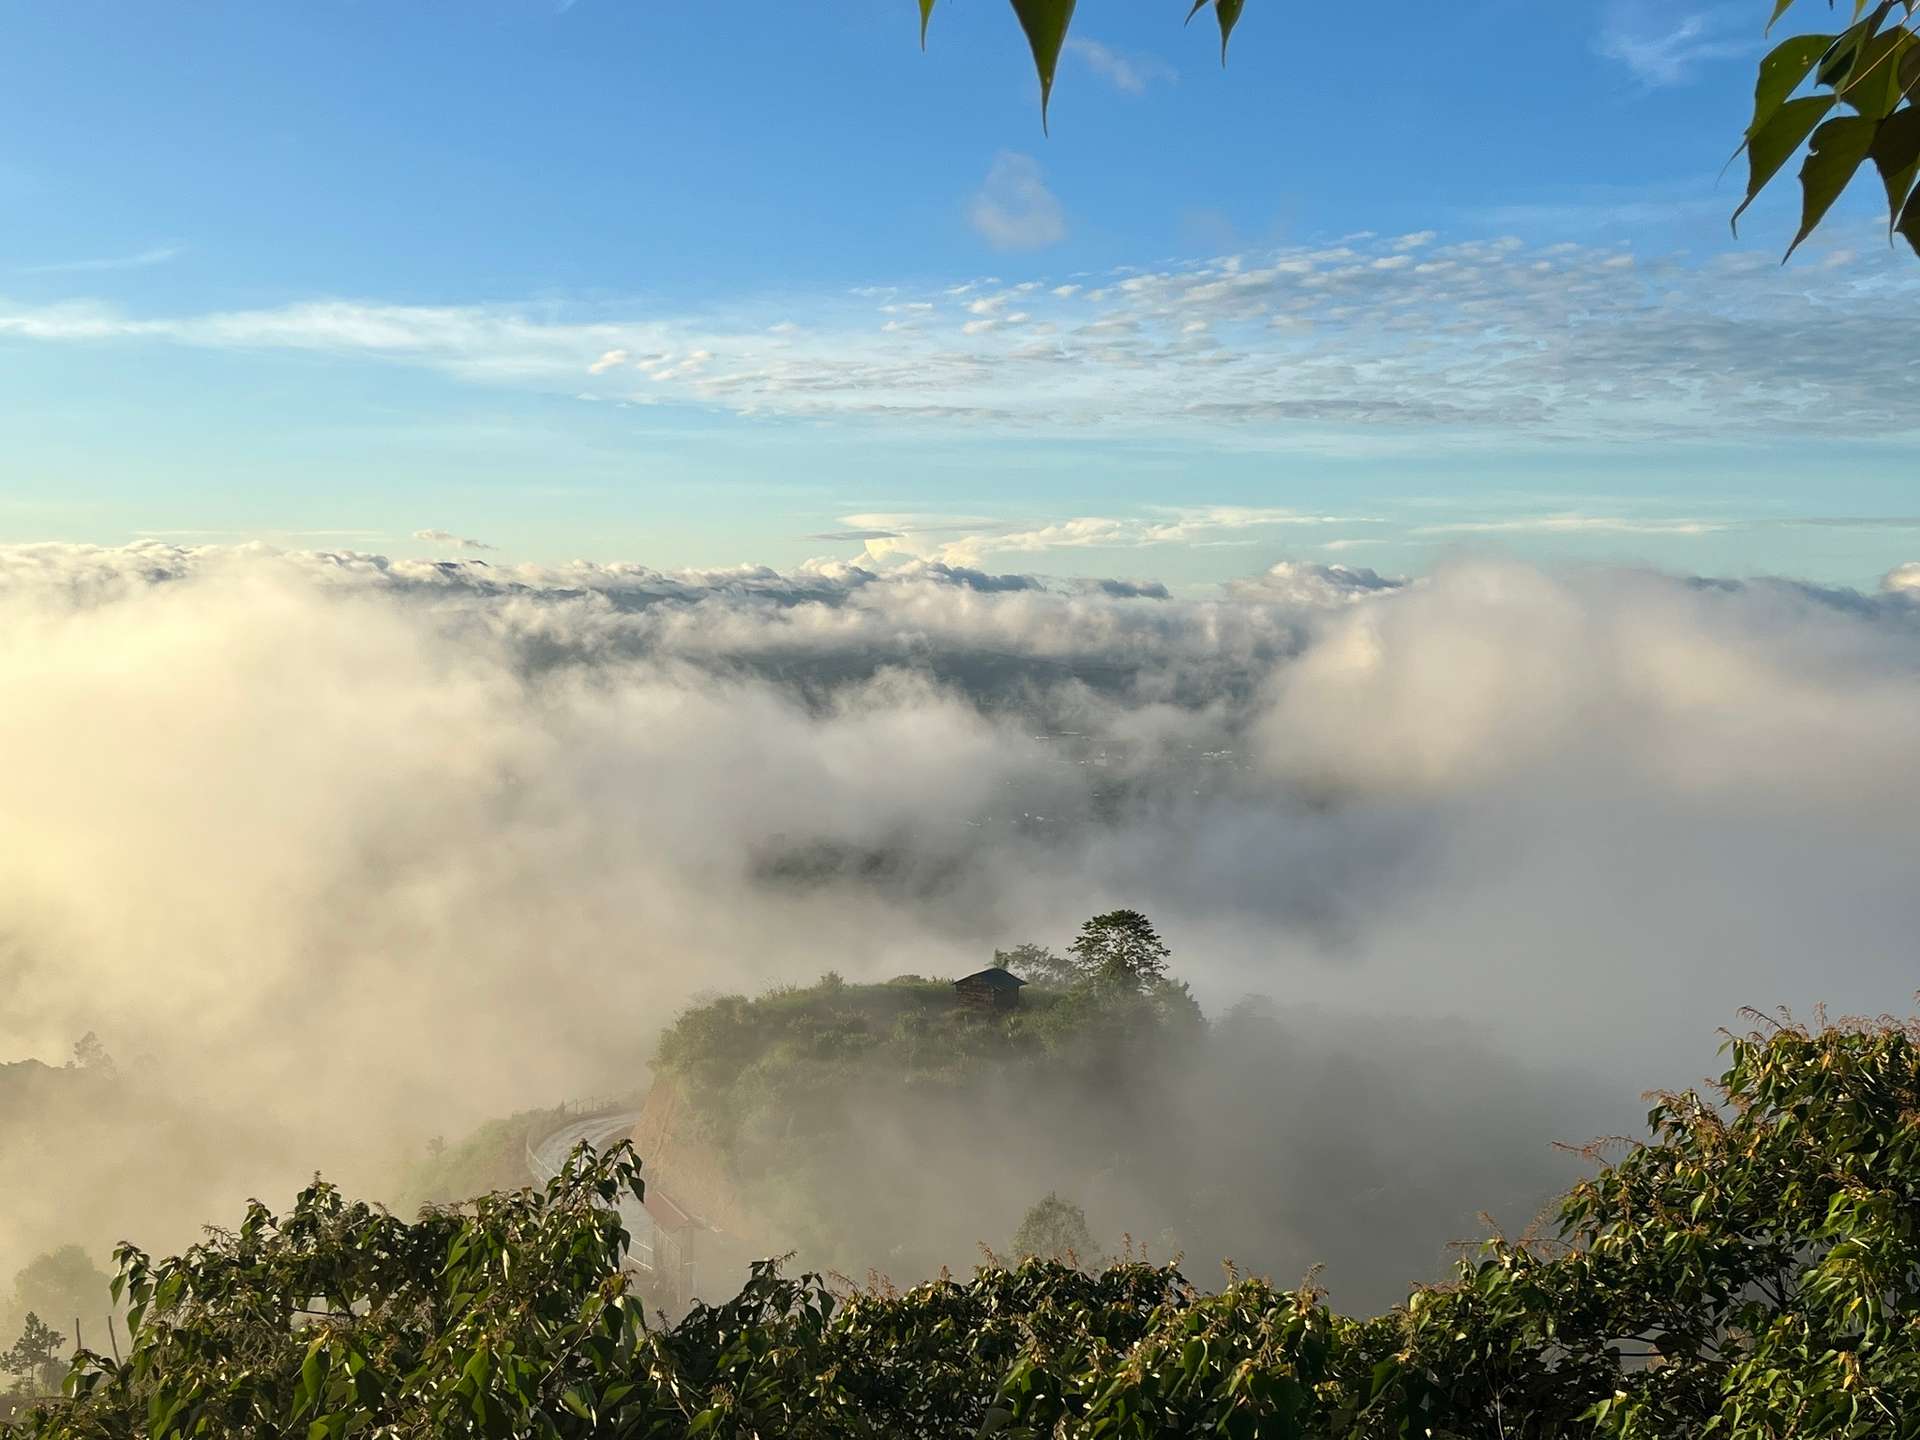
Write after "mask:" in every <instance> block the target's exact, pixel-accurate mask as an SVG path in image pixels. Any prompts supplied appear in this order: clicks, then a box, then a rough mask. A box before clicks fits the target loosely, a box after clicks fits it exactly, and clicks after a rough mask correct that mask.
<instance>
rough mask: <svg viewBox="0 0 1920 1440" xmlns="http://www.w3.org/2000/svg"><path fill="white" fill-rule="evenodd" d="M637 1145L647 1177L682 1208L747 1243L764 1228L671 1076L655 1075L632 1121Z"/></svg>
mask: <svg viewBox="0 0 1920 1440" xmlns="http://www.w3.org/2000/svg"><path fill="white" fill-rule="evenodd" d="M633 1148H634V1149H635V1150H636V1151H637V1152H638V1153H639V1155H640V1159H641V1162H642V1173H643V1175H644V1176H645V1178H646V1180H647V1182H648V1183H649V1184H651V1185H657V1186H659V1187H660V1189H661V1190H663V1191H665V1192H666V1193H667V1194H669V1195H671V1196H672V1197H673V1199H674V1202H675V1203H676V1204H677V1205H679V1206H680V1207H681V1208H682V1209H685V1210H687V1211H690V1212H692V1213H693V1214H695V1215H698V1216H699V1217H700V1218H701V1219H702V1220H704V1221H706V1223H707V1224H708V1225H711V1226H713V1227H714V1228H715V1229H717V1230H719V1231H721V1232H723V1233H725V1234H727V1235H730V1236H732V1237H734V1238H735V1239H736V1240H737V1241H739V1242H741V1243H743V1244H747V1245H751V1244H752V1243H753V1242H754V1240H755V1239H756V1238H757V1237H759V1236H761V1235H762V1234H763V1233H764V1226H762V1225H761V1224H760V1223H759V1222H758V1221H757V1220H756V1218H755V1217H754V1215H753V1214H752V1212H751V1211H749V1210H748V1209H747V1208H746V1206H745V1205H744V1204H743V1203H742V1202H741V1199H740V1196H739V1193H738V1192H737V1191H736V1190H735V1188H734V1184H733V1179H732V1177H731V1175H730V1174H729V1173H728V1169H727V1163H726V1160H725V1159H724V1157H722V1156H721V1154H720V1153H719V1151H718V1150H716V1149H715V1148H714V1147H713V1146H712V1145H711V1144H709V1143H708V1142H707V1141H706V1139H705V1138H704V1137H703V1136H702V1135H701V1133H700V1122H699V1119H698V1117H697V1116H696V1115H695V1113H694V1111H693V1107H692V1106H691V1105H690V1104H689V1103H688V1101H687V1097H686V1096H685V1094H684V1093H682V1091H681V1089H680V1087H679V1086H678V1085H677V1084H675V1083H674V1081H673V1078H672V1077H671V1076H668V1075H659V1076H656V1077H655V1079H654V1082H653V1088H652V1089H650V1090H649V1091H648V1092H647V1100H646V1104H645V1105H643V1106H642V1107H641V1110H640V1119H639V1122H638V1123H637V1124H635V1126H634V1127H633Z"/></svg>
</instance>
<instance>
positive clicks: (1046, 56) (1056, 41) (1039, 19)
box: [1013, 0, 1074, 129]
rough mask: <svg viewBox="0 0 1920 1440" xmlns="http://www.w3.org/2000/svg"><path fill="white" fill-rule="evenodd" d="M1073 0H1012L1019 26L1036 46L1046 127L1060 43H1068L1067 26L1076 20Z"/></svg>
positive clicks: (1035, 52) (1034, 49) (1041, 109)
mask: <svg viewBox="0 0 1920 1440" xmlns="http://www.w3.org/2000/svg"><path fill="white" fill-rule="evenodd" d="M1073 6H1074V0H1013V13H1014V14H1015V15H1017V16H1019V17H1020V28H1021V29H1022V30H1024V31H1026V32H1027V44H1028V46H1029V47H1031V48H1032V50H1033V68H1034V69H1035V70H1037V71H1038V72H1039V74H1040V126H1041V128H1042V129H1045V128H1046V124H1047V105H1048V103H1049V102H1050V101H1051V100H1052V99H1053V72H1054V71H1055V69H1057V68H1058V66H1059V64H1060V47H1061V46H1062V45H1064V44H1066V40H1067V27H1068V26H1069V25H1071V24H1072V23H1073Z"/></svg>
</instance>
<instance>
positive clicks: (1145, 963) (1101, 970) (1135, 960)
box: [1067, 910, 1173, 992]
mask: <svg viewBox="0 0 1920 1440" xmlns="http://www.w3.org/2000/svg"><path fill="white" fill-rule="evenodd" d="M1067 949H1068V950H1069V951H1070V952H1071V953H1072V955H1073V958H1074V961H1075V963H1076V964H1077V966H1078V968H1079V970H1080V973H1081V975H1082V976H1084V977H1085V978H1086V979H1088V980H1091V981H1093V982H1094V983H1095V984H1100V985H1107V986H1111V987H1113V988H1115V989H1124V990H1136V991H1142V992H1144V991H1147V990H1151V989H1153V988H1154V987H1155V986H1156V985H1158V984H1159V983H1160V982H1161V981H1162V980H1165V979H1166V978H1167V961H1168V959H1169V958H1171V956H1172V954H1173V952H1172V951H1171V950H1169V949H1167V947H1166V945H1165V944H1164V943H1163V942H1162V941H1161V939H1160V936H1159V933H1158V932H1157V931H1155V930H1154V928H1153V922H1152V921H1151V920H1149V919H1147V917H1146V916H1144V915H1142V914H1141V913H1140V912H1139V911H1138V910H1111V911H1109V912H1107V913H1106V914H1105V915H1096V916H1094V917H1093V918H1092V919H1091V920H1089V921H1087V923H1086V924H1084V925H1082V926H1081V927H1080V934H1079V936H1078V938H1076V939H1075V940H1074V942H1073V944H1071V945H1069V946H1068V947H1067Z"/></svg>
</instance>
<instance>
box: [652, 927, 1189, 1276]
mask: <svg viewBox="0 0 1920 1440" xmlns="http://www.w3.org/2000/svg"><path fill="white" fill-rule="evenodd" d="M1117 913H1121V914H1125V913H1127V912H1117ZM1111 918H1112V917H1101V919H1103V920H1111ZM1089 923H1090V925H1094V924H1098V923H1099V922H1098V921H1095V922H1089ZM1140 924H1142V925H1145V921H1144V919H1143V918H1142V919H1140ZM1146 933H1148V934H1151V928H1150V927H1147V931H1146ZM1154 940H1155V943H1157V937H1154ZM1001 958H1002V959H1005V960H1008V961H1009V963H1015V962H1017V961H1028V962H1031V961H1033V960H1036V959H1037V960H1040V962H1041V965H1040V966H1036V965H1034V964H1032V963H1028V964H1027V966H1026V968H1028V969H1029V970H1030V971H1033V972H1034V973H1035V974H1036V975H1040V974H1041V967H1043V966H1050V968H1048V969H1046V973H1045V974H1044V975H1043V976H1041V978H1039V979H1036V980H1035V981H1034V983H1030V984H1029V985H1028V986H1027V988H1026V989H1025V990H1024V991H1023V992H1022V998H1021V1002H1020V1004H1019V1005H1018V1007H1017V1008H1014V1009H1010V1010H1005V1011H982V1010H978V1009H975V1008H973V1007H971V1006H969V1005H967V1004H966V1003H964V1002H963V1001H962V1000H961V999H960V998H959V997H958V996H957V995H956V994H955V992H954V989H953V985H952V983H951V982H950V981H947V980H944V979H927V978H924V977H921V976H913V975H907V976H901V977H899V978H898V979H895V980H893V981H891V982H889V983H886V984H880V985H850V984H847V983H845V982H844V981H842V980H841V979H840V978H839V977H837V976H833V975H829V976H827V977H825V978H824V979H822V980H821V981H820V982H819V983H818V984H816V985H812V986H808V987H804V988H787V989H780V990H775V991H773V992H771V993H768V994H766V995H762V996H758V997H755V998H748V997H745V996H737V995H736V996H727V997H724V998H722V999H719V1000H715V1001H713V1002H711V1003H709V1004H706V1005H702V1006H700V1007H697V1008H695V1009H693V1010H690V1011H688V1012H687V1013H686V1014H684V1015H682V1016H681V1017H680V1018H679V1020H678V1021H677V1022H676V1023H675V1024H674V1025H673V1026H672V1027H671V1028H670V1029H669V1030H668V1031H667V1032H666V1034H665V1035H664V1036H663V1037H662V1039H661V1042H660V1046H659V1050H658V1052H657V1055H656V1059H655V1066H656V1072H657V1074H658V1076H659V1079H658V1080H657V1081H656V1084H662V1085H672V1086H675V1087H677V1088H678V1090H679V1091H680V1093H681V1094H682V1095H683V1096H684V1097H685V1100H686V1102H687V1103H686V1106H685V1112H686V1113H685V1116H684V1118H683V1119H682V1121H681V1122H680V1123H681V1125H682V1127H683V1129H682V1133H681V1134H679V1135H677V1136H675V1137H674V1139H675V1143H676V1145H677V1146H679V1147H682V1148H684V1147H685V1146H686V1145H687V1144H688V1143H689V1141H691V1140H696V1139H697V1141H698V1142H699V1143H701V1144H702V1145H704V1146H705V1147H706V1148H707V1149H708V1150H710V1151H711V1152H712V1153H713V1154H714V1155H715V1156H716V1157H717V1158H718V1161H719V1163H720V1165H721V1166H723V1167H724V1169H725V1170H726V1172H727V1174H728V1175H729V1178H730V1180H731V1182H732V1185H733V1186H734V1188H735V1190H736V1192H737V1194H736V1198H737V1200H738V1202H739V1206H740V1208H742V1209H744V1210H747V1211H750V1212H751V1213H752V1214H753V1215H754V1216H755V1217H756V1223H755V1226H754V1228H755V1229H756V1230H757V1231H758V1232H759V1233H760V1234H761V1235H762V1236H763V1237H764V1239H765V1241H766V1244H767V1248H768V1249H772V1250H788V1249H794V1250H797V1251H798V1253H799V1254H800V1255H801V1256H802V1257H803V1259H804V1260H805V1261H806V1262H807V1263H811V1264H815V1265H818V1266H821V1267H823V1268H831V1269H837V1270H842V1271H846V1272H848V1273H864V1272H866V1271H867V1270H869V1269H877V1270H879V1271H881V1272H883V1273H886V1274H888V1275H890V1276H892V1277H894V1278H897V1279H912V1278H918V1277H920V1276H922V1275H927V1274H932V1273H933V1272H934V1271H936V1270H937V1269H938V1268H939V1267H940V1266H941V1265H942V1264H955V1263H959V1264H965V1263H967V1262H968V1261H969V1259H971V1258H977V1255H978V1246H979V1244H980V1243H981V1242H988V1243H991V1244H994V1245H1002V1244H1004V1243H1005V1242H1006V1240H1007V1237H1009V1236H1010V1235H1011V1234H1012V1233H1013V1230H1014V1228H1015V1225H1016V1223H1017V1221H1018V1218H1019V1216H1020V1215H1021V1214H1022V1213H1023V1212H1024V1211H1025V1209H1026V1208H1027V1206H1028V1205H1030V1204H1031V1203H1032V1202H1033V1201H1034V1200H1036V1199H1038V1198H1039V1196H1040V1194H1041V1193H1043V1192H1044V1191H1046V1190H1048V1189H1050V1188H1056V1187H1057V1186H1059V1185H1061V1184H1062V1183H1064V1184H1065V1185H1067V1186H1068V1187H1069V1188H1071V1189H1073V1190H1074V1191H1075V1192H1076V1193H1079V1192H1083V1191H1086V1190H1089V1189H1095V1190H1101V1191H1112V1190H1114V1189H1115V1188H1116V1187H1115V1186H1114V1185H1113V1184H1111V1183H1110V1182H1103V1181H1102V1180H1101V1178H1100V1177H1101V1176H1102V1175H1103V1174H1105V1173H1106V1172H1108V1171H1109V1170H1111V1168H1112V1167H1113V1165H1114V1161H1115V1157H1116V1156H1125V1155H1128V1154H1138V1153H1139V1152H1140V1150H1141V1144H1140V1135H1139V1132H1140V1129H1141V1127H1142V1126H1143V1125H1154V1124H1157V1123H1161V1122H1162V1121H1163V1120H1165V1119H1166V1116H1167V1111H1168V1106H1169V1104H1170V1102H1171V1101H1172V1099H1173V1097H1174V1096H1175V1095H1176V1094H1177V1093H1178V1091H1179V1090H1180V1089H1181V1088H1182V1085H1181V1081H1180V1077H1181V1076H1182V1075H1184V1074H1186V1073H1187V1072H1188V1071H1189V1070H1190V1069H1191V1066H1192V1065H1193V1063H1194V1061H1195V1060H1196V1059H1197V1057H1198V1056H1199V1053H1200V1045H1201V1043H1202V1041H1203V1039H1204V1036H1205V1033H1206V1025H1205V1022H1204V1020H1203V1019H1202V1017H1201V1015H1200V1011H1199V1007H1198V1006H1197V1005H1195V1004H1194V1002H1193V999H1192V997H1191V995H1190V994H1188V992H1187V990H1186V987H1185V986H1184V985H1182V984H1180V983H1178V982H1177V981H1174V980H1171V979H1169V978H1167V977H1166V976H1165V975H1163V974H1158V973H1145V974H1135V973H1131V972H1125V973H1122V972H1115V973H1112V974H1107V975H1102V974H1100V973H1098V972H1097V971H1096V970H1095V969H1094V968H1093V967H1091V966H1080V967H1078V968H1076V967H1075V964H1074V961H1073V959H1072V958H1071V956H1068V957H1060V956H1052V955H1051V954H1050V952H1045V951H1041V950H1038V949H1037V948H1035V947H1028V948H1027V949H1025V950H1023V951H1022V952H1019V955H1018V956H1015V955H1006V956H1002V957H1001ZM688 1132H692V1133H688ZM661 1173H662V1180H663V1183H664V1184H665V1185H666V1186H667V1187H668V1188H669V1189H671V1188H672V1186H673V1184H674V1180H675V1176H674V1174H673V1172H672V1171H671V1169H668V1170H663V1171H662V1172H661ZM1109 1208H1110V1209H1112V1210H1114V1211H1115V1212H1118V1211H1120V1210H1123V1209H1124V1210H1127V1211H1129V1212H1131V1213H1134V1214H1139V1215H1142V1216H1146V1215H1154V1216H1156V1217H1158V1219H1159V1220H1160V1222H1161V1223H1160V1224H1159V1226H1158V1227H1157V1228H1160V1229H1165V1228H1168V1227H1169V1226H1170V1225H1171V1224H1172V1220H1173V1217H1172V1214H1171V1212H1170V1211H1169V1210H1168V1207H1167V1206H1166V1205H1164V1204H1161V1205H1135V1204H1133V1203H1131V1202H1125V1203H1122V1202H1119V1201H1117V1200H1116V1203H1114V1204H1113V1205H1112V1206H1110V1207H1109ZM1116 1238H1117V1237H1116Z"/></svg>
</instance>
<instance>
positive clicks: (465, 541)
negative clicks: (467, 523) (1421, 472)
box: [413, 530, 498, 550]
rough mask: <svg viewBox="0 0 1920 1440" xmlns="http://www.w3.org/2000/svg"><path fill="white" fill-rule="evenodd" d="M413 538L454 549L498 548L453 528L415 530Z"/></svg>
mask: <svg viewBox="0 0 1920 1440" xmlns="http://www.w3.org/2000/svg"><path fill="white" fill-rule="evenodd" d="M413 538H414V539H416V540H424V541H426V542H427V543H428V544H430V545H444V546H446V547H448V548H449V549H453V550H493V549H496V548H498V547H496V546H493V545H489V544H487V542H486V541H484V540H472V539H469V538H467V537H466V536H463V535H456V534H454V533H453V532H452V531H451V530H416V531H414V532H413Z"/></svg>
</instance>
